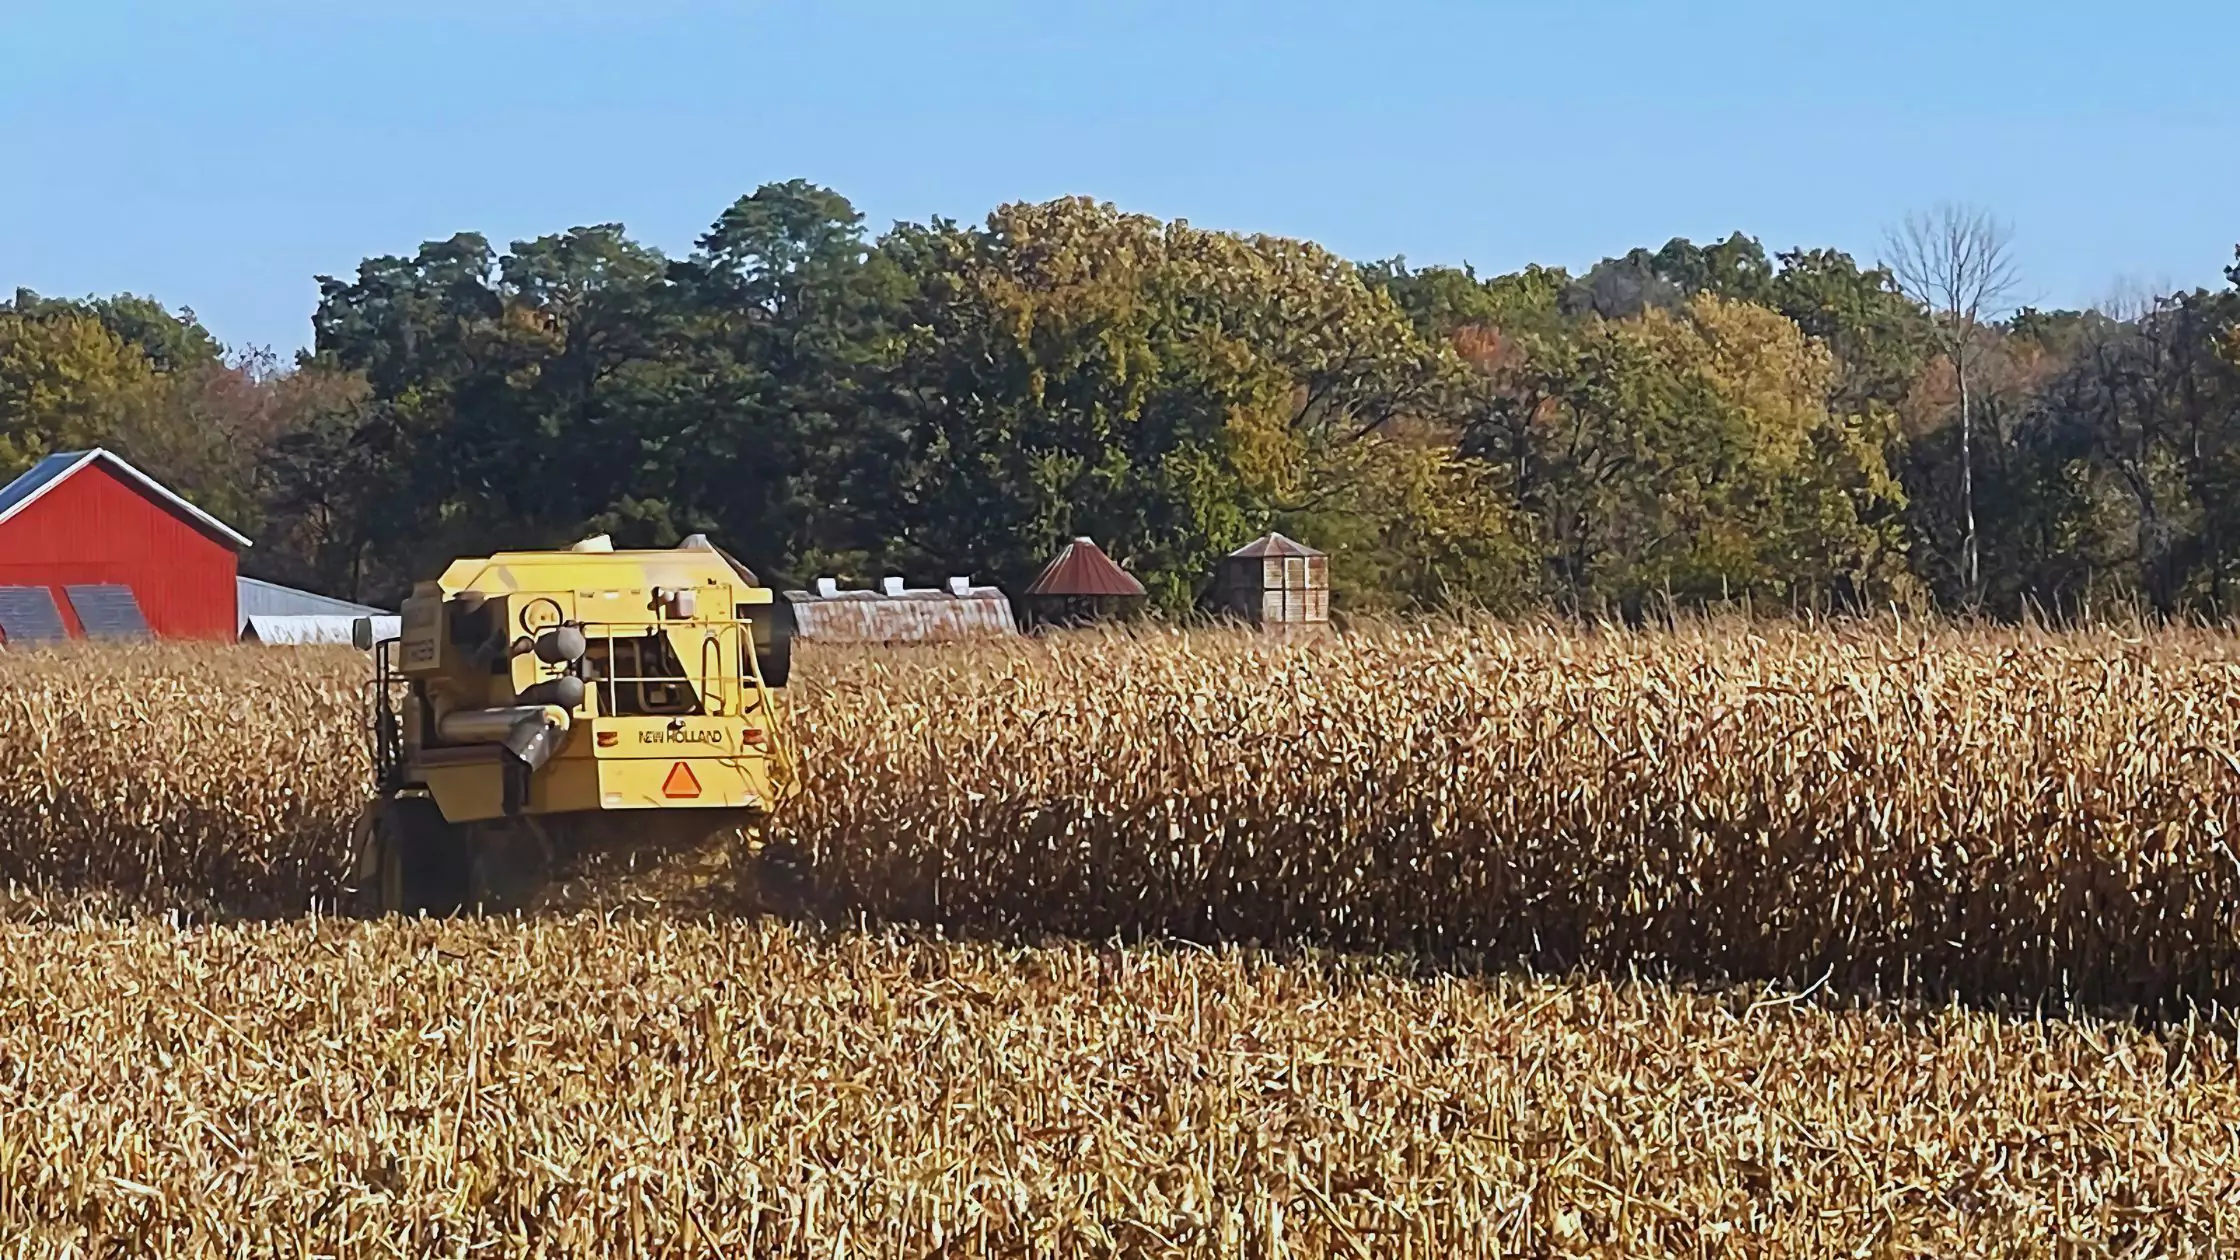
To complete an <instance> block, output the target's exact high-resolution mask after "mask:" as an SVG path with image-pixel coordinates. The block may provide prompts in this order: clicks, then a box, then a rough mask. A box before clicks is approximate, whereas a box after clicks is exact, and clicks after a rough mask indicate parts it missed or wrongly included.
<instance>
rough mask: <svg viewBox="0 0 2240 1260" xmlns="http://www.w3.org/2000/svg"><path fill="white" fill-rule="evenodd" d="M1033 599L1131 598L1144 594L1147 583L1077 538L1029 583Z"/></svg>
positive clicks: (1083, 538) (1102, 552) (1094, 546)
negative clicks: (1039, 597) (1044, 597)
mask: <svg viewBox="0 0 2240 1260" xmlns="http://www.w3.org/2000/svg"><path fill="white" fill-rule="evenodd" d="M1026 593H1027V594H1028V595H1029V596H1050V597H1056V598H1068V599H1110V598H1127V597H1131V596H1137V595H1142V594H1144V589H1143V583H1141V582H1138V581H1136V580H1135V579H1134V578H1133V577H1130V576H1129V575H1128V571H1127V570H1125V569H1123V568H1121V567H1120V566H1119V565H1117V564H1114V563H1113V562H1112V557H1110V556H1108V555H1106V554H1105V553H1104V549H1103V548H1101V547H1099V546H1097V544H1096V543H1094V542H1091V541H1090V540H1089V539H1088V537H1087V536H1083V537H1080V538H1076V539H1074V540H1073V541H1072V542H1069V543H1067V544H1066V545H1065V549H1064V550H1062V551H1060V552H1059V553H1058V554H1057V555H1055V556H1052V557H1051V558H1050V563H1048V564H1046V565H1044V566H1042V572H1041V573H1040V574H1037V575H1036V577H1035V579H1034V581H1033V582H1030V583H1028V585H1027V590H1026Z"/></svg>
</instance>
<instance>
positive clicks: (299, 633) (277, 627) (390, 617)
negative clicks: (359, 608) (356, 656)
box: [241, 609, 403, 647]
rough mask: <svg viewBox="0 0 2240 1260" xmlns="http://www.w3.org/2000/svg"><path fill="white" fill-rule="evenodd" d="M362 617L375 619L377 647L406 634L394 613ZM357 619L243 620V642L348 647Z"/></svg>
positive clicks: (257, 616) (370, 613)
mask: <svg viewBox="0 0 2240 1260" xmlns="http://www.w3.org/2000/svg"><path fill="white" fill-rule="evenodd" d="M359 615H360V616H366V617H371V618H372V619H373V638H374V641H375V642H376V643H378V642H380V641H382V640H384V639H394V638H396V637H397V636H398V634H400V633H401V632H402V626H403V619H402V618H400V617H398V616H396V615H395V614H392V613H383V612H380V611H378V610H375V609H368V610H367V611H366V612H364V613H361V614H359ZM357 620H358V618H357V617H341V616H335V615H332V614H322V615H305V614H297V615H294V616H266V615H264V614H261V613H258V614H252V615H250V616H248V617H245V618H243V619H242V625H241V641H242V642H243V643H262V644H265V645H267V646H270V647H282V646H286V647H310V646H324V645H329V644H332V645H335V646H340V647H347V646H349V645H350V644H351V642H352V635H353V627H354V626H355V625H356V623H357Z"/></svg>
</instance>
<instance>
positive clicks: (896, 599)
mask: <svg viewBox="0 0 2240 1260" xmlns="http://www.w3.org/2000/svg"><path fill="white" fill-rule="evenodd" d="M785 598H786V604H787V606H788V607H789V608H791V609H792V611H793V619H794V627H795V633H797V634H799V635H800V636H801V637H802V638H804V639H829V640H833V641H838V642H853V643H901V642H938V641H944V640H951V639H980V638H998V637H1003V636H1007V635H1013V634H1017V633H1018V632H1019V627H1018V624H1017V623H1016V622H1014V621H1013V620H1012V617H1011V601H1009V600H1007V599H1005V598H1004V597H1003V591H1002V590H1000V589H999V588H997V587H993V586H974V585H973V584H972V583H971V581H970V580H969V579H966V578H961V577H958V578H951V579H949V582H948V585H946V586H943V587H937V588H934V589H932V590H912V589H908V588H906V587H904V586H903V585H902V580H901V579H900V578H890V579H888V580H887V582H886V583H884V584H882V588H881V589H879V590H876V591H844V590H841V589H840V588H839V584H838V583H836V582H834V581H833V580H832V579H830V578H820V579H818V581H817V589H816V590H815V591H813V592H812V591H787V592H786V593H785Z"/></svg>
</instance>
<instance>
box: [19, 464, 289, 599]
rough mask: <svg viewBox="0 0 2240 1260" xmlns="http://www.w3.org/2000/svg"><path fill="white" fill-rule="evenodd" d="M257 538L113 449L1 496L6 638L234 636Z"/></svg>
mask: <svg viewBox="0 0 2240 1260" xmlns="http://www.w3.org/2000/svg"><path fill="white" fill-rule="evenodd" d="M248 545H249V540H248V539H247V538H244V537H242V536H241V535H240V534H239V533H237V532H235V531H234V530H233V529H232V528H231V527H229V526H227V525H226V524H225V522H223V521H220V520H219V519H217V518H216V517H214V516H212V515H210V514H209V513H208V512H205V511H203V510H202V509H201V508H198V507H196V506H195V505H194V504H192V503H189V502H187V501H186V500H185V499H183V498H180V497H179V496H178V495H176V494H174V493H172V492H171V491H170V490H167V489H165V488H164V487H163V486H162V485H161V484H159V483H158V482H157V481H156V480H155V479H154V478H152V477H150V476H148V475H147V474H146V473H143V472H141V471H140V470H139V469H137V468H134V467H133V466H132V465H131V464H128V463H126V462H125V461H124V460H123V459H122V458H120V457H119V456H117V455H115V454H113V453H111V452H109V451H105V450H100V449H95V450H90V451H64V452H59V453H57V454H53V455H49V456H47V457H46V458H45V459H42V460H40V461H39V462H38V463H36V464H33V465H32V466H31V468H30V470H29V471H28V472H26V473H24V474H23V475H22V476H21V477H18V478H16V479H15V480H14V481H12V482H10V483H8V485H7V486H6V487H4V488H0V641H5V642H13V643H22V642H36V641H41V640H51V639H62V638H85V637H95V638H112V637H141V636H146V635H150V634H152V635H155V636H157V637H160V638H166V639H219V640H230V639H232V638H233V637H234V636H235V634H236V633H237V632H238V631H239V629H240V622H239V621H238V620H236V616H237V613H236V603H237V600H238V596H237V594H236V587H235V579H236V577H237V572H236V569H237V565H238V562H239V559H240V555H241V552H242V550H243V549H245V548H246V547H248Z"/></svg>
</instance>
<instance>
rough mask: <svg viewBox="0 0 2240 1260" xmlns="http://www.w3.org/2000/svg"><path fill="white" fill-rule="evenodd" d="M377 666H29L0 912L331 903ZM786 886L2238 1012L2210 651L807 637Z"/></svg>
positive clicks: (1210, 930)
mask: <svg viewBox="0 0 2240 1260" xmlns="http://www.w3.org/2000/svg"><path fill="white" fill-rule="evenodd" d="M364 672H365V663H364V660H363V658H362V657H359V656H357V655H355V654H352V653H349V652H339V653H330V652H275V651H270V650H267V651H264V652H258V651H255V650H244V649H224V650H199V651H198V650H194V649H181V648H163V649H145V650H139V651H113V650H112V651H90V652H89V651H81V652H75V653H60V654H54V655H45V656H38V655H29V656H20V657H13V656H12V657H10V658H8V659H7V660H6V662H5V672H0V879H5V880H7V881H10V882H12V883H14V884H17V885H20V886H24V887H27V888H30V889H32V890H34V891H35V892H38V893H42V894H43V893H52V892H85V891H89V890H91V891H97V892H100V893H102V894H104V895H108V896H112V897H116V898H120V899H122V900H123V901H125V902H126V903H127V904H130V905H135V906H140V907H159V908H160V907H185V908H189V909H195V910H207V911H216V912H221V913H227V914H244V913H246V914H287V913H294V912H299V911H300V910H301V909H302V908H303V907H305V906H306V905H309V904H311V903H313V902H314V901H316V900H318V899H320V898H328V897H331V896H332V895H333V893H334V891H335V889H336V886H337V882H338V879H339V876H340V873H341V870H342V868H343V865H344V862H345V859H346V847H347V835H348V829H349V824H350V820H351V818H352V817H353V815H354V811H355V810H356V809H357V807H358V804H359V802H360V801H361V800H362V798H363V794H364V791H365V788H364V782H365V776H366V769H365V765H366V753H365V749H364V743H363V739H362V736H361V735H360V733H359V728H358V714H359V707H360V700H359V689H360V687H361V686H362V683H363V679H364ZM795 684H796V685H795V686H794V688H793V696H792V699H793V703H794V709H795V713H796V717H795V722H794V725H795V728H796V732H797V734H798V736H799V738H800V740H801V742H802V745H803V747H804V756H805V759H806V761H807V764H808V767H809V771H810V787H809V791H808V793H807V795H806V796H805V797H804V799H803V800H802V801H801V802H800V803H799V804H798V806H797V807H796V808H795V809H793V810H792V811H791V812H790V813H789V815H788V816H787V817H786V818H785V819H784V820H783V822H782V825H781V826H780V827H779V828H777V835H776V837H775V839H776V841H777V842H778V846H779V847H780V848H781V849H783V850H791V851H794V852H796V853H797V854H798V855H799V858H800V860H801V864H802V866H803V868H804V869H805V875H804V876H803V879H804V881H805V883H804V886H803V887H802V888H801V890H800V892H799V895H800V898H801V899H802V900H804V901H806V902H807V903H808V904H809V905H810V906H811V907H812V908H813V909H815V910H817V911H819V912H820V913H821V914H822V915H823V916H824V917H826V918H827V919H829V920H833V921H841V920H845V919H847V918H849V917H868V918H873V919H879V920H885V921H901V922H917V923H922V924H929V925H940V926H943V927H946V928H948V929H951V930H952V931H955V932H961V933H965V934H970V935H982V936H984V935H995V936H1001V937H1013V938H1016V937H1028V938H1031V937H1034V936H1036V935H1040V934H1060V935H1066V936H1071V937H1076V938H1084V939H1092V940H1105V939H1111V938H1115V937H1119V938H1138V937H1163V938H1182V939H1186V940H1197V941H1203V942H1214V941H1233V942H1245V943H1260V944H1265V945H1279V944H1310V945H1320V946H1330V947H1338V948H1344V949H1352V950H1369V951H1402V952H1407V953H1411V954H1416V955H1420V956H1435V957H1440V958H1444V959H1450V960H1453V959H1476V960H1479V961H1482V962H1487V963H1490V964H1493V965H1509V964H1516V963H1523V964H1527V965H1530V966H1532V967H1534V968H1536V969H1538V970H1541V971H1543V972H1558V971H1567V970H1570V969H1573V968H1577V967H1591V968H1597V969H1602V970H1606V971H1610V972H1615V973H1620V974H1643V975H1672V976H1680V977H1688V978H1701V979H1708V980H1718V981H1725V980H1745V981H1758V980H1772V981H1779V982H1784V983H1787V984H1789V985H1792V986H1796V987H1803V986H1808V985H1813V984H1821V985H1825V986H1830V987H1833V988H1835V989H1837V990H1839V991H1845V992H1852V993H1886V994H1914V995H1927V996H1931V997H1937V996H1946V995H1959V996H1964V997H1968V998H1971V999H1974V998H1997V999H2013V1000H2019V1001H2023V1002H2028V1003H2037V1002H2056V1003H2064V1002H2083V1003H2088V1004H2093V1005H2100V1006H2118V1007H2143V1008H2150V1009H2156V1010H2164V1011H2167V1010H2170V1009H2182V1008H2184V1007H2187V1006H2199V1007H2203V1008H2216V1007H2224V1006H2231V1005H2234V1004H2235V1002H2236V999H2240V914H2235V913H2234V910H2235V907H2240V857H2236V856H2235V850H2234V848H2233V843H2234V842H2233V832H2234V828H2235V824H2236V823H2240V760H2236V759H2235V758H2236V753H2240V653H2236V651H2235V642H2234V640H2233V639H2231V638H2230V637H2229V636H2227V635H2224V634H2220V633H2212V632H2208V631H2161V632H2154V633H2149V634H2143V635H2131V636H2125V635H2120V634H2117V633H2114V632H2107V631H2103V632H2093V633H2074V634H2053V633H2043V632H2029V631H1960V630H1953V629H1932V630H1928V631H1921V630H1914V629H1905V628H1898V627H1895V626H1890V625H1883V626H1854V627H1849V628H1840V629H1829V628H1804V627H1788V628H1776V629H1769V628H1755V629H1753V628H1751V627H1747V626H1738V625H1707V626H1701V627H1697V628H1694V629H1688V630H1682V631H1677V632H1660V633H1612V634H1592V633H1583V632H1579V631H1573V630H1557V629H1531V628H1526V629H1518V628H1504V627H1499V626H1457V625H1452V624H1426V625H1418V626H1412V627H1391V628H1384V629H1378V630H1373V631H1368V632H1364V633H1360V634H1355V635H1349V636H1346V637H1344V638H1340V639H1333V640H1328V641H1324V642H1320V643H1311V644H1293V645H1282V644H1276V643H1270V642H1266V641H1263V640H1260V639H1257V638H1254V637H1251V636H1245V635H1236V634H1218V633H1203V632H1200V633H1191V634H1179V633H1165V634H1162V633H1145V634H1139V635H1126V634H1111V635H1091V636H1079V637H1068V638H1061V639H1056V640H1052V641H1048V642H1042V641H1036V642H1024V641H1023V642H1018V643H1010V644H994V645H978V646H949V647H941V648H919V649H908V650H880V649H834V648H821V649H814V650H811V649H808V648H805V649H804V650H803V652H802V660H801V661H800V662H799V663H798V664H797V668H796V673H795Z"/></svg>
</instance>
